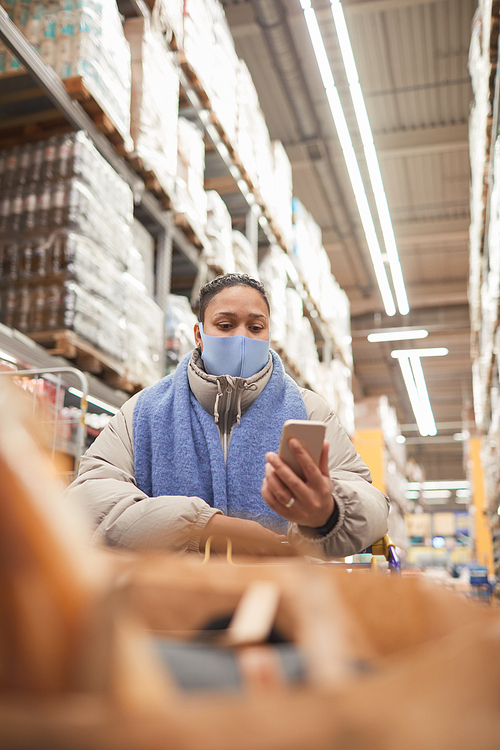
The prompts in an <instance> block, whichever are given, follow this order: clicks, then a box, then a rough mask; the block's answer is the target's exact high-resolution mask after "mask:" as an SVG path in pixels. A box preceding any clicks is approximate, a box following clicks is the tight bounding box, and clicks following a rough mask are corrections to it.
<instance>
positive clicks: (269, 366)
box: [188, 349, 273, 423]
mask: <svg viewBox="0 0 500 750" xmlns="http://www.w3.org/2000/svg"><path fill="white" fill-rule="evenodd" d="M272 372H273V360H272V357H271V355H270V354H269V359H268V361H267V363H266V364H265V365H264V367H263V368H262V370H259V372H257V373H256V374H255V375H252V377H250V378H237V377H232V376H231V375H209V374H208V373H206V372H205V370H204V367H203V360H202V359H201V352H200V350H199V349H194V350H193V353H192V355H191V359H190V361H189V366H188V381H189V387H190V388H191V390H192V392H193V394H194V396H195V398H196V400H197V401H199V403H200V404H201V405H202V406H203V408H204V409H205V411H207V412H208V413H209V414H211V415H212V416H213V417H214V419H215V421H216V423H218V421H219V413H221V412H222V409H223V408H225V401H226V396H227V394H228V393H235V394H236V396H237V398H236V399H232V403H233V404H234V408H235V415H236V421H237V422H239V420H240V416H241V414H242V413H243V412H245V411H246V410H247V409H249V408H250V406H251V405H252V404H253V402H254V401H255V400H256V399H257V398H258V396H260V394H261V393H262V391H263V390H264V388H265V387H266V385H267V384H268V382H269V379H270V377H271V375H272Z"/></svg>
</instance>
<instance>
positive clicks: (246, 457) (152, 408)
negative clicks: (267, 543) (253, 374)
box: [133, 351, 308, 533]
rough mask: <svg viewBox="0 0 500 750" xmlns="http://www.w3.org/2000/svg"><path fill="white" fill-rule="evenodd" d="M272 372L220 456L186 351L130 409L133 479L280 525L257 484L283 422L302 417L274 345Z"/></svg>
mask: <svg viewBox="0 0 500 750" xmlns="http://www.w3.org/2000/svg"><path fill="white" fill-rule="evenodd" d="M271 355H272V358H273V372H272V374H271V377H270V379H269V381H268V383H267V385H266V387H265V388H264V390H263V391H262V393H261V394H260V395H259V396H258V398H257V399H256V400H255V401H254V403H253V404H252V405H251V406H250V407H249V409H247V411H246V412H245V413H244V414H242V416H241V424H240V425H235V427H234V430H233V434H232V437H231V442H230V443H229V450H228V455H227V465H226V464H225V462H224V455H223V452H222V445H221V441H220V437H219V432H218V430H217V426H216V424H215V422H214V418H213V416H212V415H211V414H209V413H208V412H207V411H205V409H204V408H203V407H202V406H201V404H200V403H199V402H198V401H197V400H196V398H195V396H194V395H193V393H192V391H191V389H190V387H189V382H188V376H187V369H188V366H189V360H190V358H191V354H188V355H186V357H184V359H183V360H182V361H181V362H180V363H179V365H178V367H177V369H176V370H175V372H174V373H173V374H172V375H168V376H167V377H165V378H163V379H162V380H160V381H159V382H158V383H156V384H155V385H153V386H150V387H149V388H146V389H145V390H144V391H143V392H142V393H141V395H140V397H139V399H138V401H137V404H136V406H135V409H134V417H133V431H134V462H135V479H136V482H137V486H138V487H139V489H140V490H142V491H143V492H144V493H145V494H146V495H148V496H149V497H159V496H161V495H183V496H188V497H193V496H196V497H201V498H202V499H203V500H205V502H207V503H208V504H209V505H210V506H212V507H213V508H218V509H219V510H221V511H222V512H223V513H224V514H225V515H228V516H236V517H238V518H247V519H252V520H254V521H258V523H260V524H262V526H265V527H267V528H269V529H272V530H274V531H279V532H280V533H283V532H284V531H285V530H286V528H287V522H286V521H285V519H283V518H282V517H281V516H278V514H277V513H275V512H274V511H272V510H271V509H270V508H269V506H268V505H267V504H266V502H265V501H264V499H263V498H262V495H261V494H260V489H261V486H262V480H263V478H264V466H265V464H266V460H265V454H266V452H267V451H275V452H277V450H278V447H279V441H280V435H281V430H282V427H283V423H284V422H285V420H287V419H307V418H308V416H307V410H306V407H305V404H304V400H303V398H302V396H301V394H300V391H299V389H298V387H297V385H296V384H295V382H294V381H293V380H292V378H290V377H289V376H288V375H287V374H286V373H285V371H284V369H283V365H282V363H281V360H280V358H279V357H278V355H277V354H276V353H275V352H273V351H271Z"/></svg>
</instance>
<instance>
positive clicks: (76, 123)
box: [0, 7, 199, 261]
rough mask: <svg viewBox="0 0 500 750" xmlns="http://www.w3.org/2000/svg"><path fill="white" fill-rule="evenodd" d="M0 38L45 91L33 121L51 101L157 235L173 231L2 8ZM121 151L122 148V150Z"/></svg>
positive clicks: (176, 237)
mask: <svg viewBox="0 0 500 750" xmlns="http://www.w3.org/2000/svg"><path fill="white" fill-rule="evenodd" d="M0 39H1V40H2V41H3V42H4V43H5V44H6V45H7V47H8V48H9V49H10V50H11V51H12V52H13V53H14V54H15V55H16V57H17V58H18V59H19V60H20V62H21V63H22V65H24V67H25V68H26V69H27V70H28V71H29V77H30V78H31V79H32V80H33V81H34V83H35V84H36V87H37V88H39V89H41V91H43V92H44V96H42V97H34V98H33V100H32V104H33V105H34V102H35V101H37V102H38V105H39V109H38V110H36V109H33V111H32V112H31V113H30V115H31V122H35V121H36V117H34V114H35V112H36V111H38V113H41V112H47V110H46V109H43V107H44V106H45V107H46V102H47V100H48V101H49V102H50V103H51V104H52V105H54V107H55V109H56V110H57V111H58V112H60V113H61V115H62V116H63V117H64V119H65V120H66V122H67V123H68V125H69V126H70V127H72V128H74V129H75V130H84V131H85V132H86V133H87V135H88V136H89V138H90V139H91V140H92V142H93V144H94V146H95V147H96V148H97V150H98V151H99V152H100V154H101V155H102V156H103V157H104V158H105V159H106V160H107V161H108V162H109V163H110V164H111V165H112V166H113V168H114V169H115V170H116V171H117V172H118V174H119V175H120V176H121V177H122V179H124V180H125V182H127V184H128V185H130V187H131V189H132V191H133V193H134V197H135V200H136V203H137V204H138V205H139V206H140V209H141V210H142V213H145V214H146V215H147V216H148V218H149V220H150V222H153V223H154V224H155V225H156V227H157V232H160V231H170V232H172V224H171V222H170V220H169V216H168V211H166V210H165V209H164V207H163V206H162V205H161V203H160V202H159V201H158V200H157V198H155V197H154V195H152V193H151V192H149V191H148V190H147V188H146V185H145V183H144V180H143V179H141V177H140V176H139V175H138V174H136V172H134V170H133V169H132V168H131V167H130V165H129V164H128V163H127V162H126V161H125V159H123V158H122V155H121V154H119V153H117V150H116V147H115V145H113V143H112V142H111V141H110V140H109V139H108V137H106V136H105V135H103V133H101V131H100V130H99V128H98V127H97V125H96V123H95V122H94V121H93V120H92V118H91V117H90V115H89V114H88V113H87V112H86V111H85V110H84V108H83V107H82V106H81V104H80V103H79V102H77V101H75V100H74V99H73V98H72V97H71V96H70V95H69V94H68V92H67V91H66V88H65V86H64V84H63V82H62V81H61V79H60V78H59V76H57V75H56V73H55V72H54V70H53V69H52V68H51V67H50V66H49V65H47V64H46V63H45V62H44V61H43V60H42V58H41V57H40V55H39V54H38V53H37V52H36V50H34V49H33V47H32V46H31V44H30V43H29V42H28V41H27V39H26V37H25V36H24V35H23V34H22V33H21V31H19V29H18V28H17V27H16V26H15V25H14V24H13V23H12V21H11V20H10V19H9V17H8V15H7V13H6V12H5V10H4V9H3V8H2V7H0ZM40 99H41V100H42V101H40ZM49 111H50V110H49ZM42 119H43V118H42ZM42 132H43V131H42ZM119 150H121V149H120V148H119ZM172 236H173V241H174V242H176V243H178V245H179V249H180V250H181V251H182V252H184V253H185V252H186V248H187V247H188V245H187V242H186V241H185V240H184V239H183V237H182V232H181V231H180V230H174V231H173V234H172ZM186 239H187V238H186ZM198 255H199V252H198V251H197V250H196V249H195V248H194V247H189V250H188V257H189V260H191V261H193V260H195V259H197V257H198Z"/></svg>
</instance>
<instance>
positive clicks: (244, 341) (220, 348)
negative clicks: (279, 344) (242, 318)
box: [199, 323, 271, 378]
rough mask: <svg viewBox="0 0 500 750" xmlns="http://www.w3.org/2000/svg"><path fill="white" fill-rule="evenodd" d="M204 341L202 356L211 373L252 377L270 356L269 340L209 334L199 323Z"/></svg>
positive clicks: (208, 371) (206, 368)
mask: <svg viewBox="0 0 500 750" xmlns="http://www.w3.org/2000/svg"><path fill="white" fill-rule="evenodd" d="M199 326H200V335H201V340H202V342H203V350H202V352H201V358H202V360H203V363H204V365H205V371H206V372H207V373H208V374H209V375H232V376H233V377H237V378H250V377H251V376H252V375H255V374H256V373H257V372H259V370H262V368H263V367H264V365H265V364H266V363H267V360H268V358H269V345H270V343H271V340H269V341H260V340H259V339H251V338H248V337H247V336H208V335H207V334H206V333H204V332H203V323H200V324H199Z"/></svg>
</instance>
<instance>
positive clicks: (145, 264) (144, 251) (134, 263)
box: [127, 219, 155, 297]
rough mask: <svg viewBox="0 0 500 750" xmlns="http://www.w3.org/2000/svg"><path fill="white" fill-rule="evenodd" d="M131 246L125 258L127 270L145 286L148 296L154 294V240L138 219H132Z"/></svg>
mask: <svg viewBox="0 0 500 750" xmlns="http://www.w3.org/2000/svg"><path fill="white" fill-rule="evenodd" d="M131 232H132V243H133V245H132V247H131V248H130V250H129V254H128V258H127V271H128V272H129V273H130V274H131V276H133V277H134V278H135V279H137V280H138V281H140V282H141V283H142V284H144V286H145V287H146V290H147V292H148V294H149V296H150V297H154V294H155V241H154V239H153V237H152V236H151V235H150V233H149V232H148V230H147V229H146V228H145V227H144V225H143V224H141V222H140V221H138V220H137V219H134V221H133V223H132V226H131Z"/></svg>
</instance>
